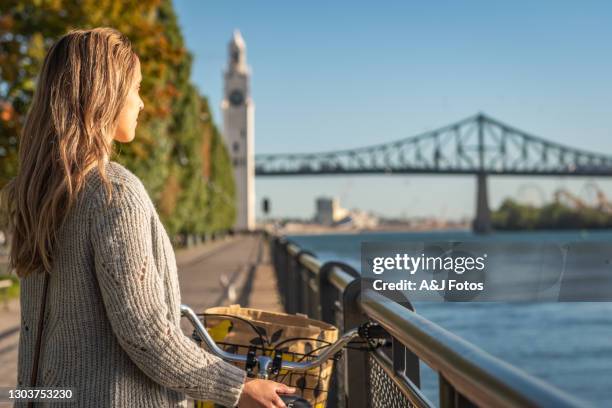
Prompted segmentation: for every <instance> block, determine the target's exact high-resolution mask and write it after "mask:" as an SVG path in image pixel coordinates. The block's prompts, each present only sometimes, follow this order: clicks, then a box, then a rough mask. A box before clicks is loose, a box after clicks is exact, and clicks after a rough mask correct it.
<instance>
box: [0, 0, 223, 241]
mask: <svg viewBox="0 0 612 408" xmlns="http://www.w3.org/2000/svg"><path fill="white" fill-rule="evenodd" d="M2 3H3V6H2V15H1V16H0V188H1V187H2V186H3V185H4V184H5V183H6V182H7V181H8V180H10V178H12V177H13V176H14V175H15V174H16V172H17V143H18V135H19V133H20V131H21V126H22V124H23V119H24V116H25V114H26V112H27V108H28V106H29V103H30V101H31V98H32V95H33V91H34V88H35V81H36V75H37V73H38V72H39V70H40V67H41V65H42V62H43V59H44V56H45V53H46V51H47V50H48V48H49V47H50V46H51V44H53V42H54V41H55V40H57V38H59V37H60V36H61V35H63V34H64V33H66V32H67V31H69V30H71V29H74V28H91V27H98V26H110V27H114V28H117V29H118V30H120V31H121V32H123V33H125V34H126V35H127V36H128V37H129V38H130V40H131V42H132V44H133V46H134V49H135V50H136V52H137V54H138V55H139V58H140V62H141V69H142V75H143V82H142V84H141V96H142V99H143V100H144V102H145V110H144V112H143V113H142V114H141V116H140V118H139V126H138V129H137V132H136V139H135V140H134V141H133V142H131V143H129V144H116V147H117V150H118V153H119V154H118V157H117V159H116V160H118V161H119V162H121V163H122V164H124V165H126V166H127V167H128V168H130V169H131V170H132V171H133V172H134V173H135V174H136V175H137V176H138V177H139V178H140V179H141V180H142V181H143V183H144V184H145V186H146V187H147V190H148V191H149V193H150V195H151V197H152V198H153V201H154V202H155V204H156V206H157V207H158V210H159V213H160V217H161V218H162V221H163V222H164V224H165V225H166V228H167V229H168V232H169V233H170V235H175V234H177V233H179V232H180V233H197V234H203V233H205V232H209V231H213V230H218V229H227V228H230V227H231V225H232V224H233V220H234V218H235V215H234V212H233V210H232V211H229V210H227V209H226V208H225V207H224V206H223V205H220V204H219V198H218V196H215V194H216V193H214V192H213V191H214V189H212V188H211V187H210V184H209V182H211V183H215V184H218V185H219V186H221V187H220V190H222V191H223V192H224V193H223V194H224V197H226V198H227V199H228V200H230V201H231V202H233V200H234V187H233V183H234V182H233V174H232V171H231V166H229V160H228V155H227V152H226V151H225V147H224V145H223V143H221V140H220V138H219V137H218V134H216V133H214V132H212V131H211V129H214V124H213V123H212V120H211V115H210V110H209V109H208V104H207V103H206V100H205V99H203V98H202V97H201V96H200V95H199V94H198V91H197V89H196V88H195V87H194V85H193V84H192V83H191V81H190V74H191V64H192V57H191V55H190V54H189V53H188V51H187V50H186V48H185V45H184V40H183V37H182V34H181V32H180V27H179V26H178V23H177V18H176V15H175V13H174V11H173V8H172V3H171V1H170V0H139V1H111V0H95V1H94V0H37V1H36V0H32V1H26V2H24V1H20V0H4V1H3V2H2ZM217 208H219V209H221V212H220V213H219V214H216V213H215V211H217ZM232 208H233V207H232Z"/></svg>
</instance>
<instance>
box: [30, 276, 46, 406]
mask: <svg viewBox="0 0 612 408" xmlns="http://www.w3.org/2000/svg"><path fill="white" fill-rule="evenodd" d="M43 273H44V274H45V283H44V284H43V294H42V305H41V307H40V313H39V316H38V332H37V333H36V348H35V349H34V362H33V364H32V375H31V376H30V387H36V381H37V376H38V360H39V359H40V348H41V346H42V331H43V326H44V320H45V307H46V306H47V287H48V286H49V273H47V272H46V271H45V272H43ZM33 406H34V401H29V402H28V408H31V407H33Z"/></svg>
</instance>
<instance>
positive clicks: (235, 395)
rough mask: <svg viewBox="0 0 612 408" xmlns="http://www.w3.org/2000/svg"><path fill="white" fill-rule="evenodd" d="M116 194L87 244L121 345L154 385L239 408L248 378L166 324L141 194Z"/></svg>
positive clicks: (99, 213) (103, 208)
mask: <svg viewBox="0 0 612 408" xmlns="http://www.w3.org/2000/svg"><path fill="white" fill-rule="evenodd" d="M123 187H125V186H123ZM113 190H114V191H113V200H112V204H111V205H108V206H107V205H106V204H103V205H100V206H98V209H97V210H96V211H94V217H93V220H92V224H91V239H92V245H93V250H94V253H95V256H94V258H95V271H96V276H97V279H98V283H99V285H100V290H101V292H102V297H103V302H104V306H105V309H106V314H107V316H108V319H109V321H110V324H111V327H112V330H113V333H114V335H115V336H116V338H117V339H118V341H119V344H120V345H121V347H122V348H123V349H124V350H125V351H126V353H127V354H128V355H129V357H130V358H131V360H132V361H133V362H134V363H135V364H136V365H137V366H138V367H139V368H140V369H141V370H142V371H143V372H144V373H145V374H146V375H147V376H149V377H150V378H152V379H153V380H154V381H155V382H157V383H159V384H162V385H163V386H165V387H167V388H171V389H173V390H176V391H180V392H183V393H185V394H187V395H189V396H190V397H192V398H194V399H198V400H210V401H214V402H216V403H218V404H222V405H223V406H227V407H234V406H236V405H237V404H238V400H239V397H240V394H241V392H242V389H243V386H244V380H245V376H246V373H245V372H244V371H243V370H242V369H240V368H238V367H236V366H234V365H232V364H229V363H227V362H225V361H223V360H222V359H220V358H218V357H217V356H214V355H212V354H210V353H208V352H207V351H205V350H204V349H202V348H200V347H199V346H198V345H197V344H196V343H195V342H193V341H192V340H191V339H190V338H189V337H187V336H185V335H184V334H183V332H182V331H181V329H180V328H179V327H177V325H175V324H173V323H172V321H171V320H169V318H168V316H169V311H168V307H167V305H166V302H165V296H164V286H163V281H162V278H161V277H160V274H159V272H158V270H157V268H156V266H155V262H154V259H153V249H152V238H151V231H152V228H151V222H152V214H151V212H150V211H151V210H150V209H147V206H146V205H145V203H146V201H145V200H144V198H143V197H142V194H143V192H140V191H138V190H137V189H132V188H125V189H124V190H123V191H121V190H117V189H113ZM144 193H145V194H146V192H144ZM146 199H147V200H148V196H147V197H146Z"/></svg>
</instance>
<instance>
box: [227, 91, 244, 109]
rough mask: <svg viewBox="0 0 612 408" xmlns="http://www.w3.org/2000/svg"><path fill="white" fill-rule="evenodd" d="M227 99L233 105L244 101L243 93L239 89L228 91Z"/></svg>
mask: <svg viewBox="0 0 612 408" xmlns="http://www.w3.org/2000/svg"><path fill="white" fill-rule="evenodd" d="M229 101H230V103H231V104H232V105H234V106H240V105H242V103H243V102H244V95H243V94H242V92H241V91H239V90H237V89H236V90H234V91H232V93H230V96H229Z"/></svg>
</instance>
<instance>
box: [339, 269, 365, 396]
mask: <svg viewBox="0 0 612 408" xmlns="http://www.w3.org/2000/svg"><path fill="white" fill-rule="evenodd" d="M360 292H361V278H356V279H355V280H353V281H352V282H351V283H350V284H349V285H348V286H347V287H346V289H345V290H344V293H343V294H342V312H343V313H342V315H343V327H342V329H343V332H346V331H347V330H350V329H353V328H355V327H357V326H359V325H360V324H362V323H365V322H366V321H367V320H368V318H367V317H366V316H365V315H364V314H363V313H362V312H361V309H360V307H359V305H358V301H359V300H358V299H359V294H360ZM345 355H346V358H345V361H344V370H345V371H344V392H345V393H346V401H347V403H346V406H348V407H350V408H362V407H363V408H365V407H367V406H368V405H369V392H370V389H369V388H370V384H369V377H370V376H369V367H368V353H364V352H363V351H360V350H353V349H347V350H346V354H345Z"/></svg>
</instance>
